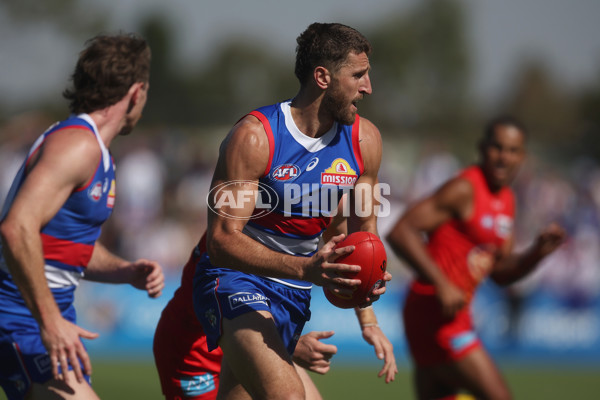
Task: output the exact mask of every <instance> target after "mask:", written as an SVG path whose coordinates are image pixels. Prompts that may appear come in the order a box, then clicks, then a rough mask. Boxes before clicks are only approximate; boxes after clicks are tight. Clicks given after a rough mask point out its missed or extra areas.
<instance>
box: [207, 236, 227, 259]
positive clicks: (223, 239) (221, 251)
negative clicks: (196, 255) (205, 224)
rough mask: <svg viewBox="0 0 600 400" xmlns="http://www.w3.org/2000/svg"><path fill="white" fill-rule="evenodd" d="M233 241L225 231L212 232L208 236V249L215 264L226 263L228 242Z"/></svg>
mask: <svg viewBox="0 0 600 400" xmlns="http://www.w3.org/2000/svg"><path fill="white" fill-rule="evenodd" d="M228 243H231V239H228V235H226V234H225V233H224V232H212V233H209V234H208V237H207V238H206V251H207V252H208V256H209V257H210V261H211V263H212V264H213V265H217V266H222V265H225V259H226V257H225V254H226V248H227V244H228Z"/></svg>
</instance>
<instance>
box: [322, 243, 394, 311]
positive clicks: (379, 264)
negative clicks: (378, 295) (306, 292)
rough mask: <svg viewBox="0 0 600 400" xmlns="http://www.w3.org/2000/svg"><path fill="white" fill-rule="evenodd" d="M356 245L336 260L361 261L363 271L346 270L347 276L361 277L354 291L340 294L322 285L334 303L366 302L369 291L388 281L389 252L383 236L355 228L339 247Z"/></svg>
mask: <svg viewBox="0 0 600 400" xmlns="http://www.w3.org/2000/svg"><path fill="white" fill-rule="evenodd" d="M346 246H354V251H353V252H352V253H350V254H348V255H346V256H343V257H340V258H338V259H337V260H336V261H335V262H336V263H342V264H351V265H360V272H357V273H346V274H344V275H345V276H346V277H348V278H352V279H360V281H361V284H360V285H359V286H357V287H356V288H355V289H356V290H355V291H354V293H352V295H346V296H344V295H340V294H336V293H333V292H332V291H330V290H329V289H327V288H323V291H324V292H325V297H327V300H329V302H330V303H331V304H333V305H334V306H336V307H340V308H354V307H358V306H359V305H361V304H364V303H365V300H366V298H367V297H368V296H369V294H370V293H371V292H372V291H373V290H374V289H377V288H378V287H381V286H383V285H385V281H384V280H383V274H384V273H385V269H386V266H387V255H386V254H385V247H384V246H383V243H382V242H381V240H380V239H379V238H378V237H377V236H376V235H374V234H373V233H370V232H354V233H352V234H350V235H348V236H347V237H346V238H345V239H344V240H342V241H341V242H340V243H338V244H337V246H336V247H346Z"/></svg>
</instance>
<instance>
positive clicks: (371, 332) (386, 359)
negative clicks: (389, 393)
mask: <svg viewBox="0 0 600 400" xmlns="http://www.w3.org/2000/svg"><path fill="white" fill-rule="evenodd" d="M362 335H363V338H364V339H365V341H366V342H367V343H369V344H370V345H372V346H373V347H374V349H375V355H376V356H377V358H379V359H380V360H383V368H381V371H379V374H377V376H378V377H382V376H385V383H390V382H391V381H393V380H394V378H395V377H396V374H397V373H398V366H397V365H396V357H394V346H393V345H392V343H391V342H390V341H389V339H388V338H387V337H386V336H385V335H384V333H383V331H382V330H381V329H380V328H379V326H378V325H369V326H365V327H363V328H362Z"/></svg>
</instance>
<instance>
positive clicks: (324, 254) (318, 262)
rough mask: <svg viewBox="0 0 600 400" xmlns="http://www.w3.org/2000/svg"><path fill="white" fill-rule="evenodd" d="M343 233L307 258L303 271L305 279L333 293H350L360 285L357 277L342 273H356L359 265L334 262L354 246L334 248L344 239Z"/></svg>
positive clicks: (349, 251) (348, 252)
mask: <svg viewBox="0 0 600 400" xmlns="http://www.w3.org/2000/svg"><path fill="white" fill-rule="evenodd" d="M344 237H345V235H344V234H341V235H337V236H334V237H332V238H331V240H330V241H329V242H327V243H326V244H325V245H324V246H323V247H322V248H321V249H320V250H319V251H318V252H316V253H315V254H314V255H313V256H312V257H311V258H310V260H309V264H308V265H307V266H306V269H305V271H304V275H305V280H307V281H309V282H312V283H314V284H315V285H319V286H323V287H326V288H328V289H329V290H331V291H332V292H334V293H338V294H341V295H351V294H352V293H353V289H354V288H355V287H356V286H358V285H360V280H359V279H349V278H345V277H344V273H347V272H351V273H356V272H358V271H360V266H358V265H349V264H338V263H336V262H335V260H336V259H338V258H339V257H342V256H345V255H347V254H350V253H352V252H353V251H354V246H346V247H340V248H335V246H336V244H338V243H339V242H341V241H342V240H344Z"/></svg>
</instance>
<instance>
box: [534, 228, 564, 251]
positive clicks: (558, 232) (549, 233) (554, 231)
mask: <svg viewBox="0 0 600 400" xmlns="http://www.w3.org/2000/svg"><path fill="white" fill-rule="evenodd" d="M565 237H566V233H565V230H564V229H563V228H562V227H561V226H560V225H558V224H557V223H551V224H550V225H548V226H547V227H546V228H545V229H544V230H543V231H542V232H541V233H540V234H539V236H538V238H537V241H536V247H537V252H538V254H539V256H540V258H541V257H545V256H547V255H548V254H550V253H552V252H553V251H554V250H556V248H557V247H558V246H560V245H561V244H562V243H563V242H564V241H565Z"/></svg>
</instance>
